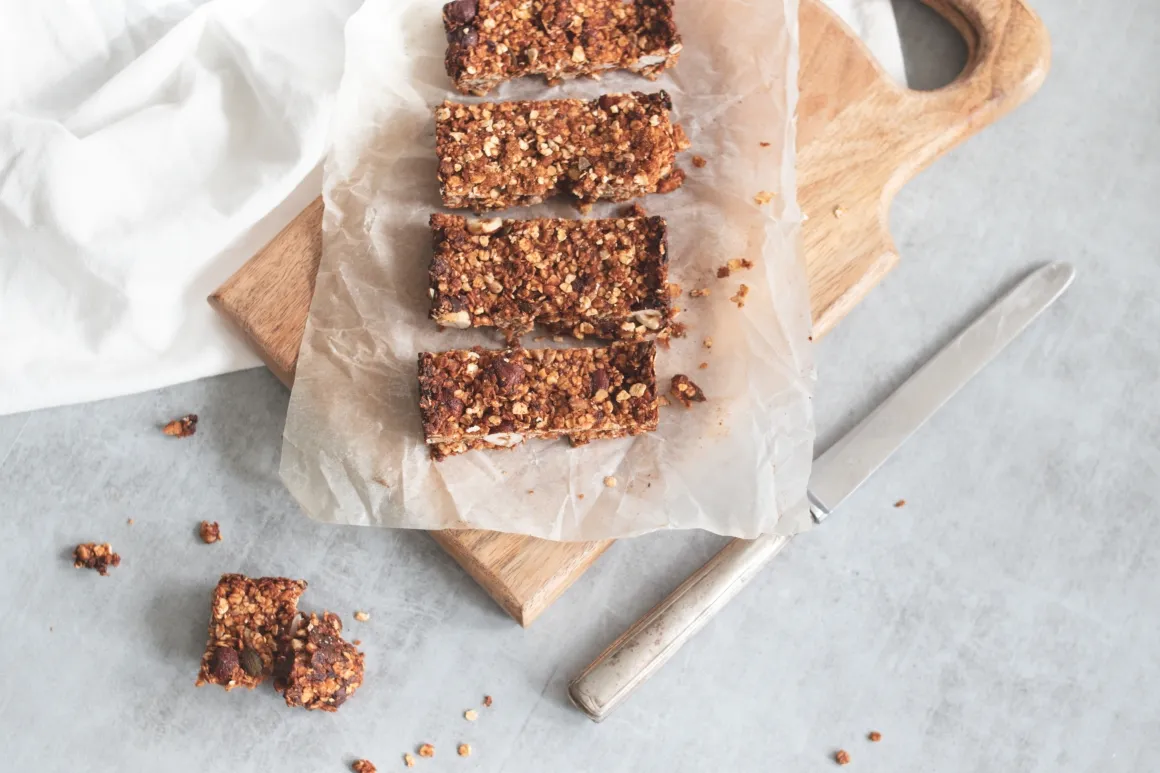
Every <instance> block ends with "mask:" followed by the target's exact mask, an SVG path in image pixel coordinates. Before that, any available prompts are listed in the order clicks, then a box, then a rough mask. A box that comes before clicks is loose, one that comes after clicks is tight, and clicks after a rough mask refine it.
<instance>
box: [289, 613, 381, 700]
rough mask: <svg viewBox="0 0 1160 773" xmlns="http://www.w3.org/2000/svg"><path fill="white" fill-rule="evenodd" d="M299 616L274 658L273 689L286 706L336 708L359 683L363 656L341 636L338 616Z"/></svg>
mask: <svg viewBox="0 0 1160 773" xmlns="http://www.w3.org/2000/svg"><path fill="white" fill-rule="evenodd" d="M302 617H303V620H302V623H301V625H300V626H299V628H298V630H297V631H295V632H294V634H293V637H292V638H291V639H290V641H289V646H287V647H285V648H284V649H283V652H282V654H281V656H280V657H279V659H278V667H277V673H276V675H275V679H274V688H275V689H277V690H278V692H280V693H282V697H283V698H284V699H285V700H286V705H287V706H291V707H294V706H301V707H302V708H304V709H310V710H314V709H320V710H322V711H338V707H339V706H341V705H342V704H344V703H346V701H347V699H348V698H350V696H352V695H354V692H355V690H357V689H358V688H359V687H360V686H361V685H362V682H363V675H364V671H365V665H364V663H365V657H364V655H363V653H361V652H359V651H358V649H357V648H356V647H355V646H354V645H353V644H350V643H349V642H347V641H346V640H345V639H343V638H342V621H341V620H340V619H339V618H338V615H335V614H332V613H330V612H327V613H325V614H324V615H323V616H322V618H321V619H319V617H318V615H316V614H313V613H311V615H310V616H309V617H306V615H305V613H303V615H302Z"/></svg>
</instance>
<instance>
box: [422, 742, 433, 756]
mask: <svg viewBox="0 0 1160 773" xmlns="http://www.w3.org/2000/svg"><path fill="white" fill-rule="evenodd" d="M419 756H420V757H434V756H435V747H434V746H432V745H431V744H429V743H425V744H422V745H421V746H420V747H419Z"/></svg>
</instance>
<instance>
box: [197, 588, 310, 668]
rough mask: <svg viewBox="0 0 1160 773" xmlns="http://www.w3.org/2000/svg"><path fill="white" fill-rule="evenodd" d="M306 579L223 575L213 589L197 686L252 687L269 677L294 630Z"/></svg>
mask: <svg viewBox="0 0 1160 773" xmlns="http://www.w3.org/2000/svg"><path fill="white" fill-rule="evenodd" d="M305 590H306V581H305V580H288V579H286V578H285V577H261V578H258V579H251V578H249V577H245V576H243V575H240V574H224V575H222V578H221V580H219V581H218V584H217V587H216V588H214V591H213V603H212V606H211V608H210V621H209V641H208V643H207V644H206V647H205V654H204V655H202V658H201V671H200V673H199V674H198V677H197V685H198V686H199V687H200V686H201V685H203V684H207V683H208V684H218V685H221V686H222V687H225V688H226V689H227V690H232V689H233V688H234V687H249V688H250V689H253V688H254V687H255V686H257V685H258V684H260V683H261V682H262V681H264V680H265V679H266V677H268V676H270V674H271V673H272V671H273V668H274V661H275V656H276V655H277V652H278V649H279V647H280V646H284V644H285V639H286V638H287V637H288V636H289V634H290V627H291V625H292V624H293V622H294V616H295V615H296V614H297V612H298V597H299V596H301V595H302V592H303V591H305Z"/></svg>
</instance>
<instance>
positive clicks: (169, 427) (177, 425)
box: [161, 413, 197, 437]
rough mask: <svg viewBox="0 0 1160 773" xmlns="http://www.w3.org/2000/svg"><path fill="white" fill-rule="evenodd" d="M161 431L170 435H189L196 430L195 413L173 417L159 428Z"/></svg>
mask: <svg viewBox="0 0 1160 773" xmlns="http://www.w3.org/2000/svg"><path fill="white" fill-rule="evenodd" d="M161 431H162V432H164V433H165V434H166V435H169V436H170V437H189V436H190V435H192V434H194V433H196V432H197V414H196V413H191V414H189V415H188V416H182V417H181V418H180V419H174V420H173V421H171V422H169V423H168V424H166V425H165V426H164V427H162V428H161Z"/></svg>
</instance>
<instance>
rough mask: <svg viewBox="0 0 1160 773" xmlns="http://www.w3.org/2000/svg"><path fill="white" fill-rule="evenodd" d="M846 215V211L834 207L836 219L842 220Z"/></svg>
mask: <svg viewBox="0 0 1160 773" xmlns="http://www.w3.org/2000/svg"><path fill="white" fill-rule="evenodd" d="M845 214H846V210H844V209H842V208H841V207H834V217H837V218H841V217H842V216H843V215H845Z"/></svg>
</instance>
